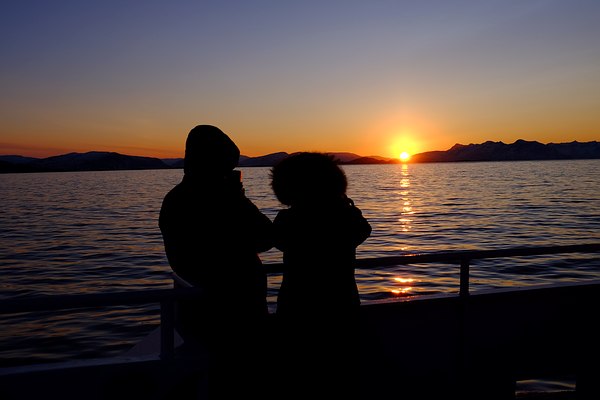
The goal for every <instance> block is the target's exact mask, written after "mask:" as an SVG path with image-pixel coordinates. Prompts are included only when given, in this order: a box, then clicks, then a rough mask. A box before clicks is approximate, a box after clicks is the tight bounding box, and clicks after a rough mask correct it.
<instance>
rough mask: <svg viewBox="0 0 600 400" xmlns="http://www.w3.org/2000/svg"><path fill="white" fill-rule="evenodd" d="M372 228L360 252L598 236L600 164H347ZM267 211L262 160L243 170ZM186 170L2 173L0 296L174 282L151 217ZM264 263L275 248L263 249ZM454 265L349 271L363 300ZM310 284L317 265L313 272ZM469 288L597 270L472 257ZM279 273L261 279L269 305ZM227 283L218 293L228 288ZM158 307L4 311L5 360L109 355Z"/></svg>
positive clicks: (576, 277) (421, 282)
mask: <svg viewBox="0 0 600 400" xmlns="http://www.w3.org/2000/svg"><path fill="white" fill-rule="evenodd" d="M344 169H345V171H346V173H347V176H348V180H349V188H348V194H349V196H350V197H351V198H352V199H353V200H354V201H355V204H356V205H357V206H358V207H359V208H361V209H362V211H363V214H364V215H365V216H366V217H367V219H368V220H369V221H370V223H371V225H372V227H373V233H372V235H371V237H370V238H369V239H367V241H366V242H365V243H364V244H363V245H361V246H360V247H359V249H358V257H359V258H367V257H378V256H389V255H402V254H417V253H432V252H442V251H451V250H486V249H502V248H511V247H523V246H550V245H568V244H581V243H592V242H596V243H598V242H600V160H577V161H532V162H527V161H524V162H482V163H439V164H415V165H413V164H404V165H361V166H344ZM241 170H242V173H243V180H244V186H245V188H246V194H247V196H248V197H249V198H250V199H252V200H253V201H254V202H255V204H257V206H258V207H259V208H260V209H261V210H263V212H264V213H265V214H267V215H268V216H269V217H270V218H271V219H272V218H274V217H275V215H276V213H277V211H278V210H279V209H280V208H281V205H280V204H279V203H278V202H277V200H276V199H275V197H274V196H273V194H272V192H271V189H270V186H269V168H241ZM182 173H183V172H182V170H149V171H114V172H69V173H40V174H4V175H0V204H2V207H0V273H1V274H2V275H1V278H0V300H1V299H4V298H13V297H25V296H34V295H39V294H64V293H69V294H70V293H96V292H111V291H131V290H136V289H149V288H154V289H156V288H169V287H171V286H172V282H171V279H170V275H169V273H170V269H169V266H168V264H167V260H166V258H165V255H164V252H163V243H162V237H161V235H160V231H159V229H158V225H157V218H158V212H159V209H160V205H161V201H162V198H163V196H164V195H165V193H166V192H167V191H168V190H169V189H170V188H171V187H173V186H174V185H175V184H176V183H178V182H179V181H180V180H181V177H182ZM262 259H263V261H264V262H265V263H270V262H280V261H281V254H280V253H279V252H278V251H276V250H271V251H269V252H267V253H264V254H262ZM457 271H458V268H457V266H454V265H445V264H440V265H434V264H426V265H408V266H398V267H395V268H390V269H386V270H368V271H367V270H358V271H357V273H356V275H357V278H358V282H359V287H360V291H361V296H362V299H363V301H365V302H367V301H369V300H372V299H381V298H388V297H393V296H414V295H421V294H431V293H452V292H457V291H458V274H457ZM314 274H315V279H319V271H314ZM471 276H472V281H471V282H472V286H471V288H472V291H476V290H480V289H489V288H497V287H507V286H523V285H537V284H547V283H554V282H567V281H569V282H571V281H583V280H591V279H599V278H600V258H599V257H598V256H590V255H566V256H565V255H561V256H545V257H535V258H532V257H523V258H520V259H519V258H515V259H502V260H495V261H485V262H478V263H474V265H473V267H472V275H471ZM279 282H280V281H279V277H273V278H271V281H270V293H269V301H270V304H271V306H273V305H274V302H275V296H276V294H277V289H278V285H279ZM226 290H227V288H226V287H224V288H223V294H224V295H225V294H226ZM157 313H158V308H157V306H148V307H112V308H107V309H102V310H79V311H77V312H48V313H37V314H30V313H22V314H13V315H4V316H0V326H1V329H0V365H1V366H6V365H15V364H21V363H25V362H32V361H40V360H46V361H49V360H59V359H78V358H87V357H101V356H109V355H115V354H118V353H120V352H122V351H124V350H126V349H127V348H129V347H130V346H131V345H132V344H133V343H135V342H136V341H137V340H139V339H140V338H141V337H143V336H144V335H146V334H147V333H149V332H150V331H152V330H153V329H154V328H155V327H156V326H157V324H158V314H157Z"/></svg>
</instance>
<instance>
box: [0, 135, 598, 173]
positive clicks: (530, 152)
mask: <svg viewBox="0 0 600 400" xmlns="http://www.w3.org/2000/svg"><path fill="white" fill-rule="evenodd" d="M329 154H331V155H332V156H334V157H335V158H336V159H337V160H338V161H339V162H340V163H341V164H396V163H399V162H400V161H399V160H398V159H396V158H385V157H381V156H368V157H365V156H360V155H358V154H354V153H347V152H331V153H329ZM288 155H289V153H285V152H277V153H271V154H267V155H264V156H259V157H248V156H244V155H242V156H240V161H239V166H240V167H270V166H273V165H275V164H277V163H278V162H279V161H281V160H282V159H284V158H285V157H287V156H288ZM599 158H600V142H597V141H592V142H577V141H574V142H570V143H549V144H542V143H539V142H536V141H526V140H521V139H519V140H517V141H515V142H514V143H511V144H505V143H503V142H492V141H487V142H485V143H481V144H469V145H462V144H455V145H454V146H452V148H450V149H449V150H446V151H428V152H425V153H419V154H414V155H412V156H411V159H410V162H411V163H426V162H461V161H462V162H464V161H524V160H572V159H599ZM169 168H183V159H182V158H165V159H160V158H155V157H141V156H130V155H124V154H119V153H114V152H99V151H90V152H87V153H68V154H63V155H58V156H52V157H47V158H34V157H23V156H19V155H0V173H17V172H53V171H54V172H65V171H112V170H141V169H169Z"/></svg>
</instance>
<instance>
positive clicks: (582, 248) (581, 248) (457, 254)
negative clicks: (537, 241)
mask: <svg viewBox="0 0 600 400" xmlns="http://www.w3.org/2000/svg"><path fill="white" fill-rule="evenodd" d="M595 252H600V243H588V244H577V245H566V246H544V247H514V248H509V249H495V250H457V251H449V252H441V253H426V254H406V255H402V256H383V257H370V258H359V259H357V260H356V262H355V266H356V268H360V269H374V268H380V267H390V266H395V265H407V264H422V263H430V262H443V263H455V262H456V263H460V262H461V261H464V260H468V261H471V260H481V259H485V258H505V257H506V258H508V257H522V256H535V255H543V254H563V253H564V254H566V253H595ZM265 267H266V269H267V272H268V273H278V272H282V271H283V268H284V267H283V263H269V264H266V265H265Z"/></svg>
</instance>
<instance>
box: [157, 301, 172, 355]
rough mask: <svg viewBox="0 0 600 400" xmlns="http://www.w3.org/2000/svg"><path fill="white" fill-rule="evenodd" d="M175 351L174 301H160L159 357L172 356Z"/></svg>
mask: <svg viewBox="0 0 600 400" xmlns="http://www.w3.org/2000/svg"><path fill="white" fill-rule="evenodd" d="M174 353H175V302H174V301H173V300H171V299H167V300H163V301H161V302H160V358H162V359H167V358H170V357H173V355H174Z"/></svg>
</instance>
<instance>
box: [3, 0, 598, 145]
mask: <svg viewBox="0 0 600 400" xmlns="http://www.w3.org/2000/svg"><path fill="white" fill-rule="evenodd" d="M598 38H600V1H596V0H560V1H559V0H521V1H515V0H504V1H498V0H480V1H466V0H459V1H452V0H447V1H426V0H421V1H377V0H373V1H353V0H346V1H327V0H321V1H310V0H309V1H297V2H287V1H251V0H247V1H177V0H175V1H127V0H122V1H110V0H109V1H85V0H79V1H60V0H58V1H27V0H23V1H11V2H5V4H3V10H2V14H1V15H0V49H1V50H2V54H3V61H2V63H0V72H1V73H0V88H1V90H2V93H3V94H2V96H1V100H0V101H1V104H0V105H1V107H0V116H1V119H0V121H1V122H0V154H23V155H32V156H42V155H43V156H47V155H55V154H61V153H64V152H69V151H89V150H111V151H119V152H121V153H125V154H134V155H156V156H163V157H171V156H173V157H174V156H179V155H181V154H182V152H183V143H184V141H185V136H186V134H187V132H188V131H189V130H190V129H191V128H192V127H193V126H195V125H196V124H202V123H209V124H214V125H217V126H219V127H221V128H222V129H223V130H224V131H225V132H227V133H229V134H230V136H232V138H233V139H234V140H235V141H236V142H237V143H238V145H239V146H240V148H241V150H242V153H245V154H247V155H252V156H257V155H262V154H267V153H270V152H276V151H288V152H292V151H299V150H321V151H350V152H354V153H358V154H360V155H383V156H394V155H397V154H399V152H400V151H409V152H411V153H415V152H422V151H428V150H445V149H447V148H449V147H451V146H452V145H453V144H454V143H463V144H468V143H479V142H483V141H485V140H494V141H504V142H507V143H508V142H512V141H514V140H516V139H519V138H522V139H526V140H538V141H540V142H544V143H547V142H565V141H572V140H579V141H590V140H600V120H599V119H600V118H599V117H598V110H599V109H600V40H598Z"/></svg>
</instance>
